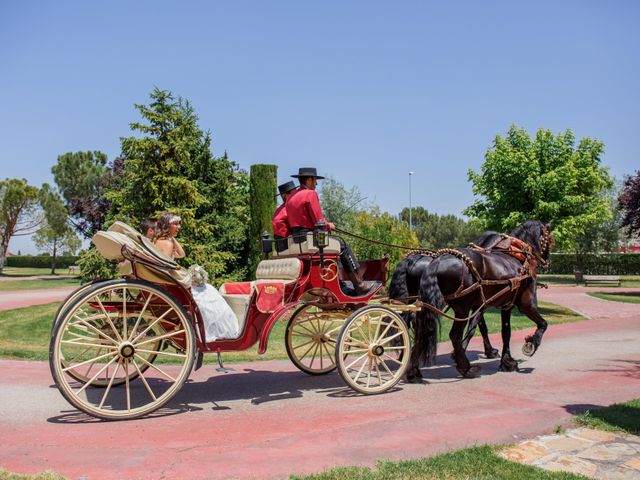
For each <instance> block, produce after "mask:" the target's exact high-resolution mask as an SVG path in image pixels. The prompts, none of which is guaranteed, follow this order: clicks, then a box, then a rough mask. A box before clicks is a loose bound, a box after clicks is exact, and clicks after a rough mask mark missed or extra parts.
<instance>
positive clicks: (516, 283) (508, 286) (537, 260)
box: [416, 228, 553, 321]
mask: <svg viewBox="0 0 640 480" xmlns="http://www.w3.org/2000/svg"><path fill="white" fill-rule="evenodd" d="M552 241H553V240H552V237H551V234H550V232H549V229H548V228H545V229H544V231H543V234H542V236H541V237H540V250H541V252H545V251H546V249H547V248H548V246H549V245H550V244H551V243H552ZM469 247H470V248H471V249H472V250H475V251H477V252H480V253H493V252H499V253H504V254H506V255H510V256H512V257H513V258H515V259H516V260H518V261H519V262H521V263H522V267H521V268H520V271H519V272H518V275H516V276H515V277H512V278H506V279H501V280H489V279H484V278H483V277H482V275H481V274H480V272H479V271H478V268H477V267H476V265H475V263H474V261H473V260H472V259H471V258H469V256H467V255H465V254H464V253H462V252H461V251H459V250H455V249H452V248H443V249H440V250H438V251H437V252H434V253H433V254H432V255H430V256H433V257H434V258H436V257H440V256H443V255H453V256H455V257H457V258H459V259H460V260H462V262H463V263H464V264H465V265H466V266H467V268H468V269H469V272H470V273H471V275H472V276H473V277H474V278H475V279H476V281H475V282H474V283H473V284H472V285H470V286H468V287H466V288H465V287H464V275H461V281H460V286H459V287H458V289H457V290H456V291H455V292H454V293H452V294H450V295H445V296H444V299H445V300H446V301H450V300H455V299H457V298H461V297H464V296H466V295H469V294H470V293H472V292H474V291H475V290H477V289H480V295H481V297H482V305H481V306H480V308H478V309H476V311H474V312H472V313H471V315H469V316H468V317H467V318H455V317H452V316H450V315H447V314H446V313H445V312H444V311H442V310H440V309H439V308H437V307H435V306H434V305H430V304H428V303H423V302H421V301H420V300H417V302H416V303H419V304H420V306H422V307H425V308H428V309H430V310H433V311H435V312H436V313H438V314H439V315H443V316H445V317H447V318H449V319H451V320H455V321H467V320H470V319H472V318H473V317H474V316H476V313H477V312H478V311H479V310H481V309H483V308H484V307H485V306H487V305H488V304H489V303H491V302H492V301H494V300H495V299H496V298H499V297H501V296H502V295H505V294H507V293H510V292H515V294H514V295H513V298H512V299H511V301H510V302H508V303H506V304H504V305H501V306H500V307H499V308H501V309H503V310H509V309H511V308H513V305H514V303H515V299H516V298H517V296H518V290H519V289H520V286H521V285H522V282H524V281H525V280H527V279H529V278H535V277H536V267H537V266H538V265H541V266H542V267H545V266H546V265H548V261H547V260H545V259H544V258H543V257H542V254H541V253H538V252H537V251H535V250H534V249H533V247H532V246H531V245H529V244H528V243H527V242H525V241H523V240H520V239H519V238H516V237H512V236H510V235H505V234H501V235H500V238H499V239H498V240H496V241H495V242H494V243H493V244H491V245H490V246H488V247H480V246H478V245H475V244H473V243H472V244H470V245H469ZM491 285H494V286H495V285H504V288H502V289H501V290H500V291H499V292H498V293H496V294H494V295H492V296H491V297H490V298H486V296H485V293H484V288H482V287H484V286H491Z"/></svg>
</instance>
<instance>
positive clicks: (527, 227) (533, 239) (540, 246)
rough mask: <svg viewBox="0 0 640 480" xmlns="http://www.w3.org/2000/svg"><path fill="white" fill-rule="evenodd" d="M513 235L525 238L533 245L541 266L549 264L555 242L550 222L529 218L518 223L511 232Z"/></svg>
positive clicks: (521, 238)
mask: <svg viewBox="0 0 640 480" xmlns="http://www.w3.org/2000/svg"><path fill="white" fill-rule="evenodd" d="M511 236H513V237H516V238H519V239H520V240H524V241H525V242H527V243H528V244H529V245H531V248H532V249H533V253H534V255H535V257H536V259H537V260H538V262H539V263H540V264H541V266H547V265H548V264H549V248H550V247H551V245H553V244H554V243H555V240H554V238H553V235H552V234H551V224H550V223H547V224H545V223H542V222H541V221H539V220H527V221H526V222H524V223H523V224H521V225H518V226H517V227H516V228H515V229H514V230H513V231H512V232H511Z"/></svg>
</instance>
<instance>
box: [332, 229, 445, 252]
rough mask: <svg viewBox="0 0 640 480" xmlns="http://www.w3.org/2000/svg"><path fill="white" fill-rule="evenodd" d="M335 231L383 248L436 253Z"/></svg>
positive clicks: (344, 231) (343, 231)
mask: <svg viewBox="0 0 640 480" xmlns="http://www.w3.org/2000/svg"><path fill="white" fill-rule="evenodd" d="M335 231H336V232H338V233H342V234H343V235H347V236H349V237H353V238H357V239H358V240H364V241H365V242H369V243H373V244H375V245H382V246H383V247H391V248H398V249H400V250H409V251H410V252H411V253H413V252H415V253H423V254H425V255H429V256H434V255H435V254H436V253H437V252H435V251H433V250H429V249H428V248H420V247H418V248H416V247H407V246H406V245H396V244H393V243H386V242H381V241H380V240H371V239H370V238H367V237H363V236H361V235H357V234H355V233H351V232H347V231H346V230H342V229H341V228H338V227H336V228H335Z"/></svg>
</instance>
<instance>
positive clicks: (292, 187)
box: [276, 180, 298, 197]
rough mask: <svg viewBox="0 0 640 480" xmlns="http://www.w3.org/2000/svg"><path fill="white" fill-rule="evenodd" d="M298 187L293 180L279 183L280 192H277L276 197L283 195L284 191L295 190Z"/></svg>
mask: <svg viewBox="0 0 640 480" xmlns="http://www.w3.org/2000/svg"><path fill="white" fill-rule="evenodd" d="M296 188H298V187H296V184H295V183H293V181H291V180H290V181H288V182H287V183H283V184H282V185H278V193H277V194H276V197H277V196H278V195H282V194H283V193H287V192H290V191H291V190H295V189H296Z"/></svg>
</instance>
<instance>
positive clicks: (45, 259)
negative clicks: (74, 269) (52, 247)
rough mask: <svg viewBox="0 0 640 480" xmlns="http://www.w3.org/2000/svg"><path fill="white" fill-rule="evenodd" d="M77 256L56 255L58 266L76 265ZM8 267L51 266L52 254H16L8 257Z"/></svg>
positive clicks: (6, 263)
mask: <svg viewBox="0 0 640 480" xmlns="http://www.w3.org/2000/svg"><path fill="white" fill-rule="evenodd" d="M77 262H78V257H77V256H72V255H64V256H60V257H56V268H69V265H76V263H77ZM5 266H6V267H22V268H51V256H50V255H16V256H11V257H7V258H6V262H5Z"/></svg>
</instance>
